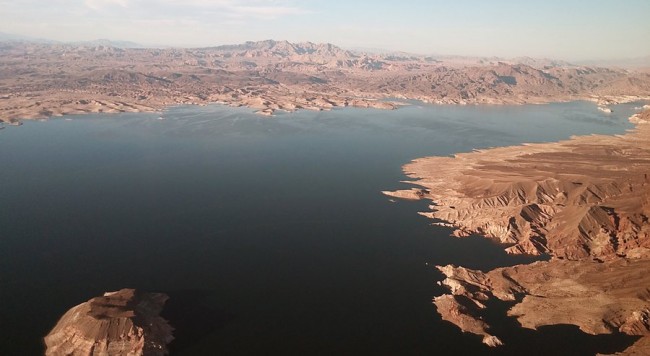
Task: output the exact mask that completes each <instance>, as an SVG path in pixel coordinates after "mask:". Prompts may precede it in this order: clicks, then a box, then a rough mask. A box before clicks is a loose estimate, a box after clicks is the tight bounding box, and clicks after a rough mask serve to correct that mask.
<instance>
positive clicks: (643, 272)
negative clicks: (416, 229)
mask: <svg viewBox="0 0 650 356" xmlns="http://www.w3.org/2000/svg"><path fill="white" fill-rule="evenodd" d="M630 121H632V122H634V123H636V124H637V128H636V129H635V130H634V131H632V132H629V133H627V134H626V135H622V136H600V135H593V136H585V137H574V138H572V139H570V140H567V141H563V142H558V143H547V144H531V145H523V146H516V147H504V148H495V149H488V150H481V151H476V152H472V153H466V154H458V155H456V156H455V157H453V158H448V157H428V158H422V159H417V160H415V161H413V162H411V163H409V164H407V165H406V166H405V167H404V170H405V172H407V174H408V175H409V176H410V177H413V178H416V179H417V181H416V182H414V183H415V184H417V185H418V186H421V187H422V189H421V188H417V189H412V190H406V191H398V192H385V193H386V194H387V195H390V196H393V197H399V198H409V199H421V198H426V199H430V200H432V201H433V202H434V204H433V205H431V206H430V209H431V211H428V212H424V213H422V214H423V215H426V216H428V217H431V218H434V219H439V221H442V222H437V224H446V225H448V226H452V227H454V228H455V229H456V230H455V232H454V235H456V236H458V237H462V236H467V235H469V234H481V235H484V236H486V237H488V238H492V239H495V240H496V241H498V242H500V243H503V244H505V245H507V246H508V247H507V248H506V251H507V252H509V253H514V254H533V255H540V254H547V255H550V256H551V260H550V261H546V262H536V263H532V264H528V265H520V266H514V267H505V268H497V269H495V270H492V271H488V272H482V271H477V270H470V269H466V268H464V267H459V266H452V265H448V266H437V268H438V269H439V270H440V271H441V272H442V273H443V274H444V275H445V276H446V278H445V279H444V281H442V282H441V284H443V285H444V286H446V287H447V289H448V290H449V292H450V293H449V294H445V295H441V296H438V297H436V298H435V299H434V303H435V304H436V306H437V308H438V312H439V313H440V315H441V316H442V317H443V319H445V320H447V321H450V322H452V323H454V324H456V325H457V326H458V327H460V328H461V329H462V330H464V331H467V332H471V333H474V334H477V335H481V336H483V342H484V343H486V344H488V345H490V346H498V345H500V344H501V343H502V340H501V339H500V338H499V335H493V334H492V333H491V328H490V325H489V324H488V323H487V322H486V321H485V318H484V315H485V310H486V308H488V307H487V306H486V305H488V304H489V303H488V302H489V301H491V300H500V301H507V302H511V303H513V306H512V307H511V308H510V310H509V311H508V315H509V316H511V317H515V318H517V320H518V321H519V323H520V324H521V325H522V326H523V327H525V328H532V329H535V328H537V327H539V326H543V325H554V324H572V325H576V326H578V327H579V328H580V329H581V330H582V331H583V332H585V333H589V334H608V333H615V332H620V333H625V334H628V335H640V336H644V337H643V338H641V339H640V340H639V341H638V342H637V343H635V344H634V345H633V346H632V347H630V348H629V349H628V350H626V351H625V352H623V354H630V355H633V354H650V348H648V346H649V345H650V343H649V342H648V339H649V338H650V274H649V273H648V271H650V221H649V219H650V111H645V112H642V113H640V114H637V115H635V116H633V117H632V118H630Z"/></svg>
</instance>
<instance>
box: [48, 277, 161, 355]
mask: <svg viewBox="0 0 650 356" xmlns="http://www.w3.org/2000/svg"><path fill="white" fill-rule="evenodd" d="M167 299H168V297H167V295H165V294H162V293H139V292H137V291H136V290H134V289H122V290H119V291H117V292H107V293H105V294H104V296H102V297H96V298H93V299H90V300H89V301H87V302H85V303H82V304H79V305H77V306H75V307H73V308H72V309H70V310H69V311H68V312H67V313H65V314H64V315H63V317H61V319H60V320H59V322H58V323H57V324H56V326H55V327H54V329H52V331H51V332H50V333H49V334H48V335H47V336H46V337H45V344H46V346H47V350H46V352H45V354H46V355H51V356H59V355H75V356H76V355H79V356H81V355H128V356H137V355H154V356H156V355H167V354H168V352H167V347H166V345H167V344H168V343H169V342H171V341H172V340H173V337H172V330H173V329H172V327H171V326H170V325H169V324H168V323H167V321H166V320H164V319H163V318H162V317H160V316H159V314H160V312H161V311H162V308H163V305H164V304H165V301H166V300H167Z"/></svg>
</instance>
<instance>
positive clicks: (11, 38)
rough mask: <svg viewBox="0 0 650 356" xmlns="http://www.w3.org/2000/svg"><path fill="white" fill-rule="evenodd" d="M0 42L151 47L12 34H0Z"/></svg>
mask: <svg viewBox="0 0 650 356" xmlns="http://www.w3.org/2000/svg"><path fill="white" fill-rule="evenodd" d="M0 42H30V43H43V44H71V45H78V46H106V47H115V48H147V47H152V46H145V45H142V44H139V43H135V42H131V41H113V40H108V39H97V40H92V41H76V42H61V41H55V40H49V39H44V38H36V37H30V36H22V35H16V34H12V33H4V32H0Z"/></svg>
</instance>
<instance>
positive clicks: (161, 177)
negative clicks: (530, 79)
mask: <svg viewBox="0 0 650 356" xmlns="http://www.w3.org/2000/svg"><path fill="white" fill-rule="evenodd" d="M633 106H635V105H633V104H629V105H619V106H616V107H614V110H615V111H614V113H613V114H609V115H608V114H604V113H602V112H599V111H598V110H597V109H596V107H595V105H594V104H592V103H587V102H573V103H561V104H549V105H525V106H485V107H476V106H467V107H461V106H427V105H413V106H409V107H404V108H401V109H398V110H395V111H381V110H372V109H341V110H334V111H331V112H308V111H301V112H298V113H293V114H281V115H278V116H276V117H272V118H264V117H260V116H256V115H254V114H252V113H251V112H250V110H246V109H234V108H228V107H222V106H217V105H215V106H208V107H193V106H186V107H175V108H171V109H169V110H167V111H165V112H163V113H162V114H124V115H84V116H73V117H70V118H69V119H62V118H59V119H52V120H49V121H47V122H36V121H27V122H25V124H24V125H23V126H21V127H7V128H6V129H5V130H1V131H0V153H1V155H0V354H1V355H31V354H35V355H37V354H42V352H43V344H42V341H41V340H42V339H41V338H42V337H43V336H44V335H45V334H47V332H48V331H49V330H50V329H51V328H52V327H53V326H54V324H55V323H56V321H57V320H58V318H59V317H60V316H61V315H62V314H63V313H64V312H65V311H66V310H67V309H69V308H70V307H72V306H74V305H76V304H78V303H81V302H83V301H85V300H88V299H89V298H91V297H94V296H97V295H100V294H101V293H103V292H104V291H111V290H117V289H120V288H125V287H131V288H139V289H142V290H148V291H157V292H165V293H167V294H169V295H170V296H171V297H172V298H171V299H170V301H169V303H168V308H167V309H166V311H165V316H166V317H167V318H168V319H170V320H171V321H172V323H173V325H174V326H175V327H176V329H177V330H176V334H175V335H176V337H177V340H176V341H174V343H172V344H171V349H172V351H173V354H175V355H211V354H221V355H255V354H282V355H359V354H373V355H431V354H436V355H446V354H504V353H510V354H517V353H521V352H523V351H527V353H528V354H530V352H531V351H530V350H531V345H532V347H533V348H532V350H540V352H546V353H548V352H551V351H552V350H553V347H558V346H550V345H551V344H552V343H551V341H554V343H555V344H554V345H560V347H561V346H563V347H565V349H564V350H565V351H566V350H569V351H571V350H573V351H575V353H576V354H581V353H585V352H586V354H589V353H593V351H600V352H603V351H608V350H609V351H612V350H613V351H616V350H620V349H623V348H624V347H625V346H627V345H629V344H630V343H631V342H632V341H633V339H630V338H620V337H609V336H602V337H594V336H589V335H584V334H582V333H580V332H578V331H577V329H576V328H571V327H553V328H546V329H544V330H542V331H540V332H534V331H517V330H516V328H515V327H513V325H511V324H513V322H512V320H508V319H506V320H504V321H503V323H502V324H498V326H499V327H501V328H505V329H506V330H510V329H512V330H513V331H512V332H511V333H509V334H508V335H507V336H505V337H504V338H503V339H504V341H505V342H506V343H507V344H508V346H507V347H505V348H501V349H497V350H491V349H489V348H487V347H484V346H483V345H481V344H480V338H479V337H476V336H473V335H470V334H463V333H461V332H460V331H459V330H458V329H457V328H455V327H454V326H451V325H450V324H448V323H446V322H443V321H442V320H441V319H440V317H439V316H437V314H436V312H435V307H434V306H433V305H432V304H431V299H432V298H433V297H434V296H436V295H439V294H441V293H442V292H443V290H442V289H441V288H440V287H438V286H437V285H436V283H435V282H436V281H439V280H440V279H441V278H442V277H441V275H440V274H439V273H438V272H437V271H436V270H435V269H434V268H433V266H434V265H437V264H438V265H439V264H443V265H444V264H449V263H453V264H459V265H463V266H467V267H471V268H479V269H484V270H485V269H491V268H494V267H497V266H505V265H512V264H517V263H522V262H526V261H530V258H527V257H522V256H518V257H517V256H515V257H513V256H507V255H506V254H505V253H504V252H503V251H502V248H501V247H499V246H497V245H495V244H493V243H491V242H489V241H487V240H485V239H482V238H479V237H470V238H466V239H455V238H451V237H449V236H448V235H449V233H450V230H448V229H445V228H441V227H434V226H431V225H430V223H431V221H429V220H428V219H426V218H423V217H421V216H419V215H417V214H416V212H417V211H421V210H424V209H426V205H427V204H426V203H425V202H407V201H398V202H396V203H391V202H390V201H389V200H388V198H387V197H385V196H383V195H382V194H381V193H380V191H382V190H394V189H399V188H404V187H406V185H405V184H403V183H400V181H402V180H404V179H406V178H405V176H404V175H403V174H402V171H401V166H402V165H403V164H405V163H407V162H408V161H409V160H411V159H414V158H417V157H422V156H428V155H450V154H453V153H456V152H467V151H471V150H472V149H475V148H485V147H492V146H504V145H512V144H517V143H521V142H540V141H555V140H559V139H565V138H568V137H569V136H570V135H574V134H591V133H605V134H615V133H623V132H624V131H625V130H626V129H629V128H631V125H630V124H629V123H628V122H627V117H628V116H629V115H630V114H631V113H632V112H633V111H632V107H633ZM70 119H71V120H70ZM427 264H428V265H427ZM508 328H510V329H508ZM567 336H569V337H567ZM522 340H524V341H522ZM576 344H577V345H576Z"/></svg>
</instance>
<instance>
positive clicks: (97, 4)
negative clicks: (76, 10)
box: [84, 0, 129, 10]
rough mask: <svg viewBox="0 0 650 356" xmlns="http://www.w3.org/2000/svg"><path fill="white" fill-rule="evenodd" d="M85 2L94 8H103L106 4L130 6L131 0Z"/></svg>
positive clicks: (93, 0) (91, 0) (94, 0)
mask: <svg viewBox="0 0 650 356" xmlns="http://www.w3.org/2000/svg"><path fill="white" fill-rule="evenodd" d="M84 4H85V5H86V6H87V7H89V8H91V9H93V10H101V9H103V8H105V7H106V6H120V7H128V5H129V0H85V1H84Z"/></svg>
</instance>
